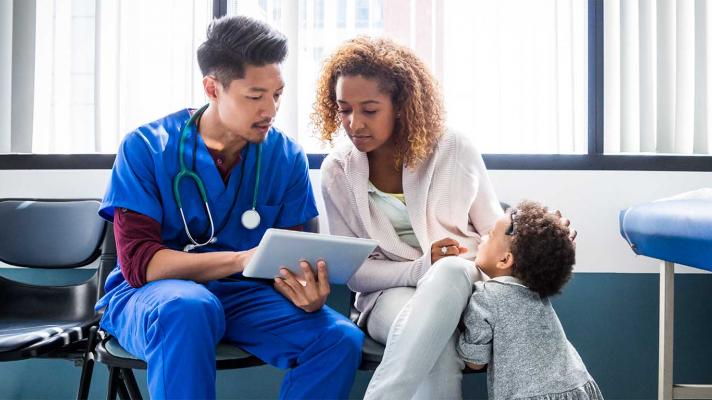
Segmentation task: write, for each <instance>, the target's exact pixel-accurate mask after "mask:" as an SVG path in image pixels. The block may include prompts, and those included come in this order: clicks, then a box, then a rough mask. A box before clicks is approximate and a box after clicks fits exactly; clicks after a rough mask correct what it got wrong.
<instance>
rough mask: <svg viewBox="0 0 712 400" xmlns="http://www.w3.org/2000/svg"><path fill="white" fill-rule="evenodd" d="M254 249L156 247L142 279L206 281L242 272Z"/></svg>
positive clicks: (150, 280) (149, 280)
mask: <svg viewBox="0 0 712 400" xmlns="http://www.w3.org/2000/svg"><path fill="white" fill-rule="evenodd" d="M254 251H255V249H250V250H247V251H239V252H235V251H216V252H208V253H185V252H182V251H177V250H171V249H163V250H159V251H157V252H156V254H154V255H153V257H152V258H151V261H149V262H148V267H147V268H146V281H147V282H152V281H157V280H161V279H189V280H192V281H196V282H206V281H210V280H213V279H220V278H224V277H226V276H230V275H232V274H235V273H238V272H242V270H244V269H245V266H246V265H247V263H248V262H249V261H250V258H252V254H254Z"/></svg>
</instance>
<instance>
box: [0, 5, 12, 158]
mask: <svg viewBox="0 0 712 400" xmlns="http://www.w3.org/2000/svg"><path fill="white" fill-rule="evenodd" d="M11 110H12V0H0V152H2V153H7V152H9V151H10V128H11V124H10V116H11V115H12V114H11Z"/></svg>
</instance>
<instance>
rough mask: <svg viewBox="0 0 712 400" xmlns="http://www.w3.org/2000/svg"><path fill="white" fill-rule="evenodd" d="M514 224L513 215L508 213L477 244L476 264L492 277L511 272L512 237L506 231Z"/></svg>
mask: <svg viewBox="0 0 712 400" xmlns="http://www.w3.org/2000/svg"><path fill="white" fill-rule="evenodd" d="M511 225H512V216H511V214H509V213H507V214H505V215H504V216H503V217H502V218H500V219H498V220H497V222H496V223H495V224H494V228H492V230H491V231H490V233H489V234H487V235H485V236H483V237H482V241H481V242H480V244H479V246H477V257H476V258H475V264H477V266H478V267H480V269H481V270H482V271H483V272H484V273H485V274H487V275H488V276H490V277H496V276H500V275H509V274H511V268H512V264H513V258H512V253H511V251H510V246H511V244H512V237H511V236H509V235H506V234H505V232H507V230H508V229H509V227H510V226H511Z"/></svg>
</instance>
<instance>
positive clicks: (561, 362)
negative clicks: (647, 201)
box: [457, 202, 603, 400]
mask: <svg viewBox="0 0 712 400" xmlns="http://www.w3.org/2000/svg"><path fill="white" fill-rule="evenodd" d="M478 250H479V251H478V252H477V258H476V259H475V264H476V265H477V267H478V268H479V269H480V270H481V271H482V272H484V273H486V274H487V275H488V276H489V277H490V278H492V279H490V280H488V281H487V282H475V290H474V293H473V294H472V297H471V299H470V303H469V305H468V306H467V310H466V311H465V315H464V317H463V320H464V325H465V329H464V332H463V333H462V335H460V338H459V340H458V346H457V351H458V353H459V354H460V356H461V357H462V358H463V359H464V361H465V362H466V364H467V365H468V366H469V367H470V368H474V369H481V368H482V367H484V365H485V364H487V365H489V366H490V367H489V369H488V370H487V375H488V376H487V387H488V391H489V398H490V399H525V398H526V399H529V400H599V399H600V400H603V395H602V394H601V391H600V390H599V388H598V385H597V384H596V382H595V381H594V380H593V378H592V377H591V375H590V374H589V373H588V371H587V370H586V366H585V365H584V363H583V361H581V357H580V356H579V354H578V353H577V352H576V349H574V347H573V346H572V345H571V343H570V342H569V341H568V340H567V339H566V334H565V333H564V330H563V328H562V327H561V322H560V321H559V318H558V317H557V316H556V312H555V311H554V309H553V308H552V306H551V301H550V300H549V297H551V296H552V295H555V294H557V293H559V292H560V291H561V288H563V286H564V285H565V284H566V282H567V281H568V280H569V278H570V277H571V273H572V271H573V265H574V263H575V262H576V251H575V246H574V243H573V241H572V240H571V237H570V230H569V228H568V227H567V221H564V219H562V218H561V214H560V213H558V214H553V213H550V212H548V210H547V209H546V207H543V206H541V205H540V204H538V203H534V202H522V203H520V204H519V205H518V206H517V207H516V208H514V209H512V210H509V211H508V213H507V215H505V216H503V217H502V218H500V219H499V220H498V221H497V223H496V224H495V226H494V228H493V229H492V232H490V233H489V234H488V235H485V237H484V238H482V242H481V243H480V245H479V249H478ZM472 268H473V269H474V268H475V266H474V265H473V266H472Z"/></svg>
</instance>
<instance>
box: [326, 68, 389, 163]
mask: <svg viewBox="0 0 712 400" xmlns="http://www.w3.org/2000/svg"><path fill="white" fill-rule="evenodd" d="M336 102H337V104H338V107H339V114H341V122H342V125H343V127H344V130H345V131H346V133H347V134H348V136H349V139H351V142H353V144H354V146H355V147H356V148H357V149H358V150H359V151H362V152H364V153H368V152H370V151H373V150H376V149H378V148H380V147H381V146H383V145H384V144H385V143H388V142H389V141H390V140H391V137H392V136H393V127H394V126H395V123H396V111H395V110H394V108H393V102H392V101H391V96H390V95H389V94H388V93H384V92H383V91H381V89H380V88H379V87H378V82H377V81H376V80H375V79H368V78H364V77H363V76H361V75H356V76H341V77H339V79H338V80H337V81H336Z"/></svg>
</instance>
